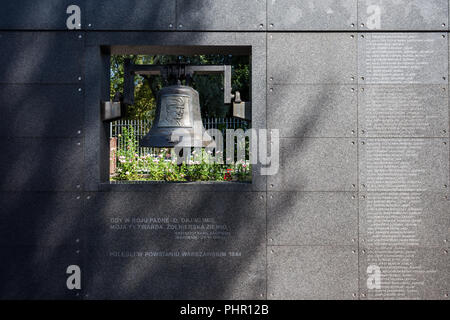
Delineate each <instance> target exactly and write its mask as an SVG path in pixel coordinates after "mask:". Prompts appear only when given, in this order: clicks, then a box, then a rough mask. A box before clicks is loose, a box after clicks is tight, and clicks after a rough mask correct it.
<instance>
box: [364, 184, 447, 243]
mask: <svg viewBox="0 0 450 320" xmlns="http://www.w3.org/2000/svg"><path fill="white" fill-rule="evenodd" d="M360 208H361V214H360V217H361V227H362V230H361V237H362V240H363V243H364V244H365V245H366V246H416V247H417V246H421V247H423V246H440V245H444V244H446V243H447V241H448V239H449V232H450V229H449V227H448V226H449V225H450V224H449V222H450V216H449V214H448V204H447V200H446V198H445V196H444V194H438V193H435V194H429V193H419V192H402V193H397V192H396V193H387V192H380V193H378V192H377V193H368V194H364V195H363V196H362V199H361V202H360Z"/></svg>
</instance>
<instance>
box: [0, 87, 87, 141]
mask: <svg viewBox="0 0 450 320" xmlns="http://www.w3.org/2000/svg"><path fill="white" fill-rule="evenodd" d="M78 88H79V87H78V86H70V85H0V112H1V114H2V117H1V118H0V136H9V137H76V136H80V134H82V128H83V93H82V92H79V91H78Z"/></svg>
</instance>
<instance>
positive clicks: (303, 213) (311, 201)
mask: <svg viewBox="0 0 450 320" xmlns="http://www.w3.org/2000/svg"><path fill="white" fill-rule="evenodd" d="M267 219H268V220H267V232H268V234H267V238H268V244H269V245H331V246H335V245H352V244H355V243H356V242H357V239H358V197H357V195H356V193H352V192H270V193H269V197H268V200H267Z"/></svg>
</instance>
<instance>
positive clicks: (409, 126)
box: [0, 0, 450, 299]
mask: <svg viewBox="0 0 450 320" xmlns="http://www.w3.org/2000/svg"><path fill="white" fill-rule="evenodd" d="M70 5H76V6H78V7H79V8H80V13H81V22H80V24H81V25H80V26H77V27H76V28H75V29H73V30H68V29H67V19H68V17H69V16H70V13H67V11H66V10H67V7H69V6H70ZM448 9H449V2H448V1H447V0H429V1H420V0H412V1H407V0H383V1H382V0H314V1H313V0H301V1H300V0H248V1H238V0H222V1H215V0H196V1H189V0H167V1H157V0H152V1H148V0H145V1H144V0H135V1H126V2H125V1H118V0H110V1H88V0H73V1H66V0H64V1H56V0H46V1H39V2H36V1H33V0H18V1H15V2H14V3H5V4H2V9H1V11H0V59H1V61H2V63H1V64H0V108H1V113H0V114H1V116H0V148H1V150H2V156H1V157H0V172H1V173H2V178H3V179H1V181H0V208H1V209H0V212H1V214H0V235H1V236H0V261H1V264H0V277H1V280H0V281H1V283H2V285H1V286H0V297H1V298H3V299H5V298H6V299H24V298H29V299H48V298H63V299H99V298H117V299H124V298H135V299H448V298H449V296H448V295H449V294H450V292H449V291H450V272H449V265H450V264H449V262H450V261H449V257H450V256H449V254H448V250H449V242H448V241H449V240H450V206H449V198H448V197H449V183H450V182H449V143H450V141H449V137H450V136H449V93H448V91H449V80H448V77H449V70H448V64H449V41H448V36H449V33H448V31H449V27H448V26H449V12H448V11H449V10H448ZM186 47H190V49H189V50H190V52H191V51H192V52H198V53H201V52H203V51H202V50H213V51H214V50H215V51H217V52H222V53H226V54H228V53H235V52H242V51H245V52H247V53H248V54H249V55H250V56H251V70H252V83H251V87H252V106H253V110H252V111H253V112H252V117H253V118H252V120H253V122H252V126H253V127H254V128H256V129H269V130H270V129H278V130H280V131H279V132H280V142H279V144H280V167H279V171H278V173H277V174H275V175H272V176H267V177H266V176H262V175H260V174H259V171H258V170H257V169H258V168H257V167H256V168H255V170H254V175H253V181H252V183H251V184H233V183H229V184H215V183H208V184H195V183H192V184H154V183H153V184H139V185H137V184H136V185H133V184H129V185H126V184H125V185H123V184H122V185H111V184H109V183H108V180H107V173H108V168H107V166H108V164H109V158H108V155H107V150H108V140H107V135H106V131H105V130H106V125H105V124H104V123H102V121H101V119H100V109H99V108H100V101H101V100H105V99H107V98H108V97H109V92H108V86H109V80H108V77H109V55H110V54H122V53H136V54H137V53H140V54H145V53H154V52H158V53H160V52H162V53H164V52H171V53H173V52H174V50H175V51H176V50H183V48H186ZM196 48H197V49H196ZM205 48H206V49H205ZM196 50H197V51H196ZM70 265H78V266H79V267H80V269H81V279H82V280H81V289H80V290H69V289H68V288H67V286H66V280H67V277H68V274H66V269H67V267H68V266H70Z"/></svg>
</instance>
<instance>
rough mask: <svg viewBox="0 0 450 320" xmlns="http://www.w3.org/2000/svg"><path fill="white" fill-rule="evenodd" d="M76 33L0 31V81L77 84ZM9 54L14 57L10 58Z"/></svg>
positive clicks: (79, 52)
mask: <svg viewBox="0 0 450 320" xmlns="http://www.w3.org/2000/svg"><path fill="white" fill-rule="evenodd" d="M80 35H81V36H82V33H79V32H64V33H61V32H0V47H1V48H2V50H1V51H0V61H2V63H1V64H0V83H77V84H78V83H79V80H78V78H79V77H80V76H82V60H83V59H82V58H83V45H84V41H83V40H84V39H83V38H81V39H80V38H78V37H79V36H80ZM11 57H14V59H12V58H11Z"/></svg>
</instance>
